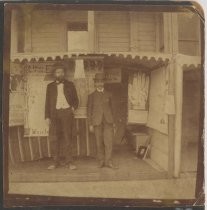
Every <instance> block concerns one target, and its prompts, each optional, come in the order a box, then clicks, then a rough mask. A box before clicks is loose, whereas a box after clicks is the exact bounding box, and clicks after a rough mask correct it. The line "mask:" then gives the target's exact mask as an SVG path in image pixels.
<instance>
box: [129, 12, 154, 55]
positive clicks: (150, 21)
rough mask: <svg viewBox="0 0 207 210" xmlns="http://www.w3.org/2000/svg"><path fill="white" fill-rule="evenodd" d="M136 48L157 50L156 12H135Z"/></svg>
mask: <svg viewBox="0 0 207 210" xmlns="http://www.w3.org/2000/svg"><path fill="white" fill-rule="evenodd" d="M133 16H134V17H133V18H134V20H135V24H134V25H133V27H134V29H133V31H134V33H135V37H134V45H135V49H136V50H139V51H150V52H153V51H156V27H157V26H156V21H157V19H156V14H154V13H146V12H145V13H133Z"/></svg>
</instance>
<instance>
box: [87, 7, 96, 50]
mask: <svg viewBox="0 0 207 210" xmlns="http://www.w3.org/2000/svg"><path fill="white" fill-rule="evenodd" d="M88 38H89V40H88V43H89V51H90V52H91V53H94V52H95V48H96V46H95V43H96V36H95V14H94V11H88Z"/></svg>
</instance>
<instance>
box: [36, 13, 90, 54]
mask: <svg viewBox="0 0 207 210" xmlns="http://www.w3.org/2000/svg"><path fill="white" fill-rule="evenodd" d="M87 17H88V16H87V11H75V12H74V11H56V10H34V11H33V13H32V51H33V52H60V51H67V23H68V22H79V21H80V22H84V21H85V22H86V21H87Z"/></svg>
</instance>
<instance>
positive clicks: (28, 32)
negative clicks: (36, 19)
mask: <svg viewBox="0 0 207 210" xmlns="http://www.w3.org/2000/svg"><path fill="white" fill-rule="evenodd" d="M32 10H33V7H29V6H22V12H23V16H24V52H32Z"/></svg>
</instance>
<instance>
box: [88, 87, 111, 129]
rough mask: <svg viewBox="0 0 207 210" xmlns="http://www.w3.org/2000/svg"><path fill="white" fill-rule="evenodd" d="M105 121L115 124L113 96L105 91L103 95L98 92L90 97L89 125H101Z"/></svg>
mask: <svg viewBox="0 0 207 210" xmlns="http://www.w3.org/2000/svg"><path fill="white" fill-rule="evenodd" d="M103 116H104V119H105V120H106V122H108V123H113V111H112V95H111V94H110V93H109V92H107V91H106V90H104V92H103V93H100V92H98V91H97V90H96V91H94V92H93V93H91V94H90V95H89V96H88V122H89V125H95V126H96V125H100V124H101V123H102V120H103Z"/></svg>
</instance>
